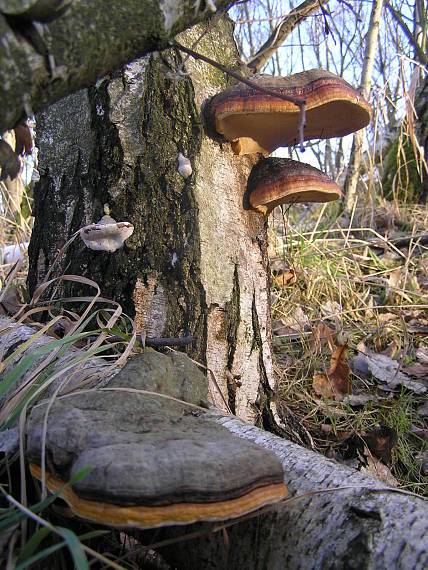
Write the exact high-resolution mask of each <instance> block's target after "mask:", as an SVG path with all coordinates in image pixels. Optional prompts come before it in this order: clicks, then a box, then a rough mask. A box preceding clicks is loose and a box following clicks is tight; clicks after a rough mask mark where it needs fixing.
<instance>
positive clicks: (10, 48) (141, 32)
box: [0, 0, 230, 133]
mask: <svg viewBox="0 0 428 570" xmlns="http://www.w3.org/2000/svg"><path fill="white" fill-rule="evenodd" d="M228 3H230V2H227V0H226V1H225V0H214V2H213V4H212V5H213V6H216V7H217V8H218V9H220V8H224V7H225V6H227V5H228ZM22 4H24V3H21V6H22ZM27 4H29V3H27ZM33 4H35V2H34V3H33ZM38 4H39V5H41V4H42V3H41V2H39V3H38ZM56 4H57V3H56V2H51V3H50V5H49V3H48V2H44V3H43V5H44V6H45V10H44V11H45V14H43V15H40V14H39V15H38V16H37V17H36V16H35V15H34V14H29V13H23V11H25V10H23V11H21V10H19V9H17V8H18V7H17V6H16V5H14V4H13V3H11V2H2V5H1V6H0V37H1V38H2V41H1V42H0V93H1V94H2V105H1V106H0V133H1V132H3V131H5V130H6V129H8V128H11V127H13V126H14V125H15V124H16V123H17V122H18V121H19V119H20V118H22V117H23V116H25V115H28V114H30V115H31V114H33V111H34V112H40V111H42V110H43V109H45V108H46V107H47V106H48V105H50V104H52V103H53V102H55V101H58V100H59V99H60V98H62V97H65V96H66V95H68V94H70V93H73V92H75V91H77V90H78V89H82V88H84V87H87V86H88V85H91V84H93V83H94V82H95V81H96V80H97V79H98V78H99V77H101V76H103V75H105V74H106V73H110V72H111V71H113V70H116V69H119V68H120V67H121V66H123V65H125V64H126V63H127V62H129V61H131V60H133V59H135V58H137V57H141V56H142V55H144V54H147V53H148V52H150V51H153V50H159V49H164V48H165V47H167V46H168V42H169V41H170V40H171V39H172V38H173V37H174V36H175V35H176V34H177V33H179V32H181V31H183V30H185V29H186V28H187V27H189V26H191V25H192V24H194V23H195V22H197V21H200V20H201V19H204V18H206V17H207V16H209V15H210V14H211V12H210V10H207V9H206V6H205V3H204V2H201V4H200V6H199V8H200V9H199V10H196V9H195V5H194V1H193V0H122V1H121V2H120V3H119V4H118V3H117V2H115V1H114V0H91V1H90V2H88V1H84V0H72V1H70V2H69V4H68V6H67V9H65V10H63V11H60V12H59V13H55V7H56ZM33 18H34V19H35V20H41V21H42V22H43V23H42V24H40V21H39V22H38V24H40V25H38V27H36V26H35V25H34V22H33V21H32V19H33Z"/></svg>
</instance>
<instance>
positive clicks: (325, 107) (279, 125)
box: [209, 69, 371, 156]
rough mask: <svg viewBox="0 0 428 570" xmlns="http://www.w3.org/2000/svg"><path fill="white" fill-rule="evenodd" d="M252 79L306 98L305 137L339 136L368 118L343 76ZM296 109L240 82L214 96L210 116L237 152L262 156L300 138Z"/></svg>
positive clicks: (315, 73) (324, 73)
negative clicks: (260, 154) (249, 140)
mask: <svg viewBox="0 0 428 570" xmlns="http://www.w3.org/2000/svg"><path fill="white" fill-rule="evenodd" d="M252 81H254V82H257V83H258V84H259V85H260V86H261V87H265V88H268V89H270V90H272V91H275V92H277V93H279V94H281V95H288V96H292V97H295V98H298V99H302V100H306V126H305V130H304V140H310V139H328V138H332V137H341V136H344V135H347V134H349V133H352V132H355V131H358V130H359V129H362V128H363V127H365V126H366V125H367V124H368V123H369V122H370V117H371V113H370V107H369V104H368V103H367V101H366V100H365V99H364V97H363V96H362V95H360V94H359V93H358V91H356V90H355V89H354V88H353V87H352V86H351V85H349V83H347V82H346V81H345V80H344V79H342V78H341V77H338V76H336V75H334V74H333V73H330V72H329V71H324V70H322V69H311V70H309V71H304V72H302V73H297V74H295V75H291V76H289V77H272V76H267V75H261V76H256V77H254V78H253V79H252ZM299 114H300V110H299V108H298V107H297V106H296V105H295V104H294V103H292V102H291V101H284V100H283V99H279V98H276V97H273V96H272V95H268V94H266V93H262V92H260V91H258V90H256V89H253V88H251V87H249V86H247V85H244V84H242V83H238V84H236V85H233V86H232V87H230V88H229V89H226V90H225V91H223V92H222V93H219V94H218V95H216V96H214V97H213V99H212V100H211V102H210V107H209V115H210V119H211V121H212V122H213V123H215V127H216V130H217V132H218V133H220V134H222V135H223V136H224V137H225V139H227V140H229V141H232V147H233V148H234V151H235V153H236V154H247V153H251V152H256V151H255V150H254V145H250V148H249V150H248V151H247V150H246V144H245V143H246V141H245V140H244V141H243V140H242V139H245V138H247V139H252V141H255V142H256V143H257V144H256V146H257V151H258V152H262V153H263V154H264V155H265V156H266V155H267V154H270V153H271V152H273V151H274V150H275V149H276V148H278V147H280V146H290V145H294V144H296V143H297V142H298V124H299Z"/></svg>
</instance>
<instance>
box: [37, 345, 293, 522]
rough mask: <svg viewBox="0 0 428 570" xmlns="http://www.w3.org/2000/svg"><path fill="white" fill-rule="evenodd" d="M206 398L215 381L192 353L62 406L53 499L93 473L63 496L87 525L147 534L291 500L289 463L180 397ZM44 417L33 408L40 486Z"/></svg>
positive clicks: (51, 470)
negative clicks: (68, 483)
mask: <svg viewBox="0 0 428 570" xmlns="http://www.w3.org/2000/svg"><path fill="white" fill-rule="evenodd" d="M110 386H111V388H110ZM156 389H160V390H163V392H164V393H166V394H168V395H169V397H162V396H161V395H158V394H154V393H153V390H156ZM109 390H111V391H109ZM206 397H207V381H206V378H205V377H204V376H203V374H202V373H201V372H200V371H199V370H198V369H197V368H196V367H195V365H194V364H193V363H191V361H190V360H189V359H188V358H187V357H186V356H184V355H182V354H174V355H171V356H166V355H162V354H159V353H156V352H154V351H151V350H146V351H144V353H143V354H141V355H138V356H136V357H135V358H134V359H132V360H131V361H130V362H129V363H128V364H127V366H125V367H124V368H123V370H121V371H120V372H119V374H118V375H117V376H115V378H114V380H113V381H112V382H111V383H110V384H109V386H107V388H103V389H102V390H96V391H89V392H86V393H84V394H83V393H81V394H78V393H76V394H72V395H70V396H68V397H67V398H64V399H57V400H55V402H54V403H53V405H52V407H51V408H50V411H49V424H48V431H47V437H46V448H45V449H46V454H45V457H46V474H47V476H46V484H47V487H48V488H49V489H50V490H51V491H53V492H54V491H56V490H58V488H59V487H61V486H62V485H63V483H64V482H66V481H68V480H70V478H71V477H73V476H74V475H75V474H76V473H78V472H80V471H81V470H82V469H83V468H85V467H88V466H92V467H93V471H92V472H91V473H90V474H89V475H87V476H85V477H84V478H83V479H81V480H80V481H78V482H77V483H75V484H73V485H72V487H69V488H67V489H66V490H65V491H64V492H63V494H62V495H61V498H63V499H64V500H65V501H67V502H68V503H69V505H70V506H71V508H72V510H73V511H74V512H75V513H76V514H77V515H79V516H81V517H83V518H86V519H89V520H92V521H96V522H99V523H102V524H107V525H116V526H134V527H138V528H150V527H157V526H166V525H176V524H189V523H193V522H196V521H203V520H225V519H229V518H234V517H239V516H241V515H243V514H246V513H248V512H250V511H253V510H256V509H258V508H260V507H262V506H264V505H267V504H270V503H273V502H276V501H279V500H281V499H282V498H283V497H285V496H286V495H287V488H286V486H285V485H284V473H283V468H282V463H281V461H280V460H279V459H278V458H277V457H276V456H275V455H274V454H273V453H271V452H270V451H267V450H266V449H263V448H261V447H259V446H258V445H256V444H255V443H253V442H250V441H247V440H243V439H241V438H239V437H237V436H235V435H233V434H232V433H231V432H229V431H228V430H227V429H225V428H223V427H222V426H220V425H219V424H218V423H217V422H216V421H215V417H213V416H212V415H211V414H210V413H208V412H207V410H204V409H202V408H200V407H199V406H198V405H197V404H193V405H192V403H191V402H189V403H187V404H186V402H184V401H179V400H178V399H177V398H186V399H187V400H188V401H189V400H192V401H193V402H198V403H199V404H200V403H201V398H202V399H203V400H204V399H205V398H206ZM45 414H46V404H42V405H40V406H37V407H34V408H33V410H32V412H31V417H30V419H29V424H28V430H27V457H28V459H29V461H30V468H31V472H32V474H33V475H34V476H35V477H36V478H38V479H41V476H42V475H41V467H40V457H41V449H42V445H43V436H42V433H43V426H44V418H45Z"/></svg>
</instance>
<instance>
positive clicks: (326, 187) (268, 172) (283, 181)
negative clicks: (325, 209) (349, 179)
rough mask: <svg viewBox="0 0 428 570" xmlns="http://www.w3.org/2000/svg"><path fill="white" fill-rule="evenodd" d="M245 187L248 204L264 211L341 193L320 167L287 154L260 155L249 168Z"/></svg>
mask: <svg viewBox="0 0 428 570" xmlns="http://www.w3.org/2000/svg"><path fill="white" fill-rule="evenodd" d="M247 190H248V192H249V200H250V204H251V206H252V207H253V208H254V209H255V210H257V211H258V212H262V213H263V214H266V215H267V214H269V213H270V212H271V211H272V210H273V209H274V208H275V207H276V206H279V205H280V204H297V203H299V202H331V201H333V200H337V199H338V198H340V196H341V192H340V188H339V186H338V185H337V184H336V182H334V180H332V179H331V178H329V177H328V176H327V175H326V174H324V173H323V172H321V170H318V168H315V167H314V166H310V165H309V164H304V163H303V162H297V161H296V160H291V159H290V158H266V159H262V160H261V161H260V162H258V163H257V164H256V165H255V166H254V167H253V169H252V170H251V174H250V177H249V179H248V185H247Z"/></svg>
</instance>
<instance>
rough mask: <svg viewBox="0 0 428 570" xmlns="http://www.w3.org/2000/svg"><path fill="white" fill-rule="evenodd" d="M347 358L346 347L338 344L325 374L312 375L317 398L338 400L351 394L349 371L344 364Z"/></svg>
mask: <svg viewBox="0 0 428 570" xmlns="http://www.w3.org/2000/svg"><path fill="white" fill-rule="evenodd" d="M347 356H348V345H347V344H339V345H338V346H337V347H335V350H334V352H333V354H332V355H331V360H330V369H329V371H328V372H327V374H314V378H313V381H312V385H313V388H314V391H315V393H316V394H318V396H324V397H326V398H334V399H335V400H339V399H342V398H343V397H344V396H346V395H347V394H350V393H351V392H352V387H351V382H350V380H349V372H350V370H349V366H348V365H347V364H346V362H345V361H346V358H347Z"/></svg>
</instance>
